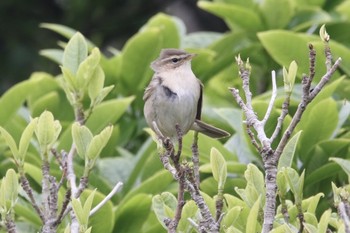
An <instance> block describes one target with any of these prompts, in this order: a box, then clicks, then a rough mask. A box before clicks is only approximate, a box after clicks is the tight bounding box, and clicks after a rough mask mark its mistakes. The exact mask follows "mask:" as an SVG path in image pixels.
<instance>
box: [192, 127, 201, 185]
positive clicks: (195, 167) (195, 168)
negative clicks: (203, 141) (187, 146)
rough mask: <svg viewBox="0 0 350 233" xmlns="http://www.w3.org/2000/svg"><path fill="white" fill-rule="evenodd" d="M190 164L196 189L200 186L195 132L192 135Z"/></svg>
mask: <svg viewBox="0 0 350 233" xmlns="http://www.w3.org/2000/svg"><path fill="white" fill-rule="evenodd" d="M192 162H193V174H194V180H195V182H196V183H195V184H196V185H197V187H199V185H200V176H199V151H198V132H197V131H195V132H194V134H193V144H192Z"/></svg>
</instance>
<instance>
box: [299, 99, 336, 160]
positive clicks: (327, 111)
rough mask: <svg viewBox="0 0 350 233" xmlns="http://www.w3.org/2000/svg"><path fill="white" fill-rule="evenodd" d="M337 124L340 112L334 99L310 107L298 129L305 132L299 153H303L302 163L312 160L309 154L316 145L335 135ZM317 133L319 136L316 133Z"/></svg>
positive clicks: (300, 141) (301, 139)
mask: <svg viewBox="0 0 350 233" xmlns="http://www.w3.org/2000/svg"><path fill="white" fill-rule="evenodd" d="M337 124H338V110H337V104H336V102H335V101H334V100H333V99H331V98H327V99H324V100H322V101H320V102H319V103H316V104H315V105H314V106H312V105H311V106H309V109H307V110H306V111H305V112H304V115H303V118H302V119H301V121H300V123H299V125H298V126H297V128H296V130H301V129H302V130H303V133H302V135H301V137H300V139H299V143H300V146H299V148H298V151H303V153H302V154H301V157H300V158H301V160H302V161H306V160H308V159H310V157H308V152H309V151H310V149H311V148H312V147H313V146H314V145H315V144H317V143H319V142H320V141H323V140H326V139H329V138H330V137H331V136H332V135H333V133H334V130H335V129H336V127H337ZM315 131H317V134H315V133H314V132H315Z"/></svg>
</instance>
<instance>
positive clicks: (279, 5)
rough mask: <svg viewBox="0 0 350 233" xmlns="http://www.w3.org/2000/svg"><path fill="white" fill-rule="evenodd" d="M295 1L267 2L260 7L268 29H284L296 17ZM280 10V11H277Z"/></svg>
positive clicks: (268, 0) (274, 0) (273, 0)
mask: <svg viewBox="0 0 350 233" xmlns="http://www.w3.org/2000/svg"><path fill="white" fill-rule="evenodd" d="M294 8H295V2H294V1H293V0H265V1H262V3H261V5H260V10H261V13H262V15H263V17H264V19H265V23H266V26H267V28H269V29H277V28H284V27H285V26H286V25H287V24H288V23H289V21H290V20H291V18H292V16H293V15H294ZM276 9H278V10H276Z"/></svg>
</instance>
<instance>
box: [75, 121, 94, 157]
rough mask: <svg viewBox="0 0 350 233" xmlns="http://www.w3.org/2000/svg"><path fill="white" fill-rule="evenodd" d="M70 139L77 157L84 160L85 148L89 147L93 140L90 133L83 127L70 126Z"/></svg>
mask: <svg viewBox="0 0 350 233" xmlns="http://www.w3.org/2000/svg"><path fill="white" fill-rule="evenodd" d="M72 137H73V142H74V144H75V145H76V148H77V152H78V155H79V156H80V157H81V158H83V159H84V158H85V156H86V152H87V148H88V147H89V145H90V143H91V140H92V138H93V135H92V133H91V131H90V130H89V129H88V128H87V127H86V126H84V125H80V124H79V123H74V124H73V125H72Z"/></svg>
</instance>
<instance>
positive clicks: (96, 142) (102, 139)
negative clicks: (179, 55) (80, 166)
mask: <svg viewBox="0 0 350 233" xmlns="http://www.w3.org/2000/svg"><path fill="white" fill-rule="evenodd" d="M112 131H113V126H108V127H106V128H105V129H104V130H102V132H101V133H99V134H98V135H96V136H94V137H93V138H92V140H91V143H90V144H89V145H88V148H87V150H86V156H87V158H89V159H90V160H95V159H96V158H97V156H99V155H100V153H101V151H102V149H103V148H104V147H105V146H106V144H107V142H108V140H109V138H110V137H111V134H112Z"/></svg>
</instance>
